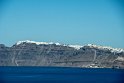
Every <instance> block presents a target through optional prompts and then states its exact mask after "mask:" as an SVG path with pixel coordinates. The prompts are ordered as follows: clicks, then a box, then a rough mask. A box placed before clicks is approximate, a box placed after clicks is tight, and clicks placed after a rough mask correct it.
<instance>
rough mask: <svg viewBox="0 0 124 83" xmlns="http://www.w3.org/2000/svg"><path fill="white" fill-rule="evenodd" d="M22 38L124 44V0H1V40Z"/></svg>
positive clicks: (109, 44) (116, 45)
mask: <svg viewBox="0 0 124 83" xmlns="http://www.w3.org/2000/svg"><path fill="white" fill-rule="evenodd" d="M21 40H33V41H41V42H51V41H52V42H59V43H62V44H79V45H85V44H96V45H103V46H111V47H117V48H124V1H123V0H0V43H1V44H5V45H6V46H12V45H13V44H15V43H16V42H17V41H21Z"/></svg>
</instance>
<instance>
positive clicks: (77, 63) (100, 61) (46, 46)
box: [0, 40, 124, 68]
mask: <svg viewBox="0 0 124 83" xmlns="http://www.w3.org/2000/svg"><path fill="white" fill-rule="evenodd" d="M0 66H57V67H83V68H124V49H120V48H111V47H106V46H97V45H93V44H88V45H84V46H80V45H64V44H59V43H52V42H50V43H46V42H35V41H29V40H26V41H19V42H17V43H16V44H14V45H13V46H11V47H6V46H5V45H4V44H0Z"/></svg>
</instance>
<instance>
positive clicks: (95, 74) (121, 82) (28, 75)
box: [0, 66, 124, 83]
mask: <svg viewBox="0 0 124 83" xmlns="http://www.w3.org/2000/svg"><path fill="white" fill-rule="evenodd" d="M0 83H124V69H110V68H73V67H29V66H28V67H23V66H21V67H14V66H2V67H0Z"/></svg>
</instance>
